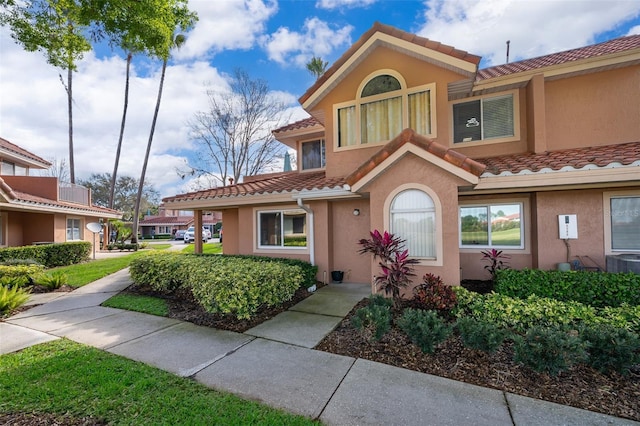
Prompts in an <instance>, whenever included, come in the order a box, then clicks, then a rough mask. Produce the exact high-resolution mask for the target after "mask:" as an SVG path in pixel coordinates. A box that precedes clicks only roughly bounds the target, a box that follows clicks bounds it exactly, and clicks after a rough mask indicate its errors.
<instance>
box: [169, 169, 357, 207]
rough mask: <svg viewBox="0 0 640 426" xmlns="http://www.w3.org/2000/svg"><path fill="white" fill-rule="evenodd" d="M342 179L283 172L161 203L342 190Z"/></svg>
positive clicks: (313, 173) (255, 177)
mask: <svg viewBox="0 0 640 426" xmlns="http://www.w3.org/2000/svg"><path fill="white" fill-rule="evenodd" d="M344 184H345V180H344V178H342V177H336V178H327V177H326V175H325V172H324V171H319V172H303V173H300V172H298V171H293V172H283V173H274V174H270V175H266V177H265V178H264V179H262V178H261V177H260V176H254V177H252V178H251V180H250V181H249V182H244V183H240V184H236V185H230V186H223V187H219V188H211V189H207V190H204V191H197V192H190V193H187V194H179V195H176V196H173V197H168V198H163V200H162V201H163V202H180V201H197V200H207V199H213V198H224V197H238V196H252V195H266V194H278V193H287V192H297V191H303V190H314V189H325V188H343V187H344Z"/></svg>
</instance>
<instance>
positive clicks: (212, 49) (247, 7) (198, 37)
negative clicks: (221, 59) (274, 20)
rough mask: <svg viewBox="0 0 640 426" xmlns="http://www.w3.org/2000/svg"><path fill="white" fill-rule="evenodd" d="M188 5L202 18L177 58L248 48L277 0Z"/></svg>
mask: <svg viewBox="0 0 640 426" xmlns="http://www.w3.org/2000/svg"><path fill="white" fill-rule="evenodd" d="M189 7H190V8H191V9H193V10H195V11H196V12H197V13H198V18H199V20H198V22H197V23H196V25H195V28H194V29H193V30H192V31H191V32H189V34H188V37H187V41H186V43H185V44H184V46H183V47H182V48H181V49H180V51H178V52H175V54H174V55H175V57H176V58H177V59H188V58H202V56H203V55H207V54H215V53H218V52H221V51H224V50H232V49H249V48H251V47H252V46H253V45H254V44H255V42H256V40H257V38H258V36H259V35H260V34H262V33H263V32H264V31H265V24H266V21H267V20H268V19H269V18H271V17H272V16H273V15H274V14H275V13H276V12H277V10H278V5H277V2H276V1H275V0H267V1H262V0H247V1H243V0H225V1H209V0H195V1H191V2H189Z"/></svg>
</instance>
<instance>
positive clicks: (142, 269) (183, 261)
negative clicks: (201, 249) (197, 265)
mask: <svg viewBox="0 0 640 426" xmlns="http://www.w3.org/2000/svg"><path fill="white" fill-rule="evenodd" d="M190 259H192V257H188V256H185V255H183V254H179V253H163V252H151V253H149V255H147V256H144V257H139V258H137V259H133V260H132V261H131V264H130V265H129V275H130V276H131V279H132V280H133V282H134V283H135V284H137V285H149V286H150V287H151V288H152V289H154V290H156V291H160V292H167V293H170V292H173V291H175V290H177V289H178V288H179V287H181V286H183V285H184V284H185V282H186V278H187V277H186V275H185V274H186V273H188V268H189V267H190V263H191V262H190Z"/></svg>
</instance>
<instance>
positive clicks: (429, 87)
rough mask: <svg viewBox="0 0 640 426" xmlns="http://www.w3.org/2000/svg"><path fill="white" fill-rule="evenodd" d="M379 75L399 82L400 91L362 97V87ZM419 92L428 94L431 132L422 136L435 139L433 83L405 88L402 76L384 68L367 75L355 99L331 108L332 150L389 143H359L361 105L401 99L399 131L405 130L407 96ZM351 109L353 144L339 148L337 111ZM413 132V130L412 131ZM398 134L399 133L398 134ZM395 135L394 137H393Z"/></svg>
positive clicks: (407, 111)
mask: <svg viewBox="0 0 640 426" xmlns="http://www.w3.org/2000/svg"><path fill="white" fill-rule="evenodd" d="M381 75H390V76H392V77H394V78H396V79H397V80H398V81H399V82H400V87H401V89H400V90H394V91H391V92H385V93H381V94H378V95H372V96H365V97H362V96H361V94H362V90H363V89H364V87H365V86H366V85H367V83H369V82H370V81H371V80H372V79H374V78H376V77H378V76H381ZM420 92H429V103H430V105H431V107H430V127H431V132H430V133H429V134H424V135H423V136H427V137H429V138H436V137H437V127H436V122H437V120H436V84H435V83H428V84H423V85H420V86H414V87H411V88H409V87H407V82H406V80H405V79H404V77H403V76H402V74H400V73H399V72H398V71H396V70H393V69H390V68H386V69H380V70H376V71H375V72H372V73H371V74H369V75H367V76H366V77H365V78H364V79H363V80H362V82H361V83H360V85H359V86H358V90H357V91H356V93H355V99H354V100H353V101H348V102H342V103H339V104H334V106H333V116H334V126H333V129H334V130H333V132H334V137H333V140H334V143H333V150H334V152H335V151H343V150H345V151H346V150H351V149H358V148H363V147H364V148H366V147H371V146H378V145H384V144H386V143H387V142H389V140H382V141H379V142H373V143H365V144H363V143H361V140H360V136H361V135H360V132H361V123H360V117H361V106H362V105H363V104H368V103H372V102H376V101H380V100H383V99H391V98H396V97H400V98H401V99H402V101H401V102H402V125H401V126H400V130H402V129H406V128H408V127H410V125H409V96H410V95H414V94H416V93H420ZM350 108H351V109H353V116H354V120H355V124H354V129H353V131H354V133H355V142H354V143H353V144H352V145H344V146H339V144H340V135H339V134H340V119H339V111H340V110H342V109H350ZM414 130H415V129H414ZM398 133H399V132H398ZM395 136H397V135H394V137H395Z"/></svg>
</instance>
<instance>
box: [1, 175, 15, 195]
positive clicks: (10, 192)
mask: <svg viewBox="0 0 640 426" xmlns="http://www.w3.org/2000/svg"><path fill="white" fill-rule="evenodd" d="M0 189H2V190H3V191H4V192H6V193H7V195H8V196H9V197H11V199H13V200H15V199H18V196H17V195H16V193H15V192H14V191H13V188H11V187H10V186H9V184H8V183H7V182H5V181H4V179H2V178H0Z"/></svg>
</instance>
